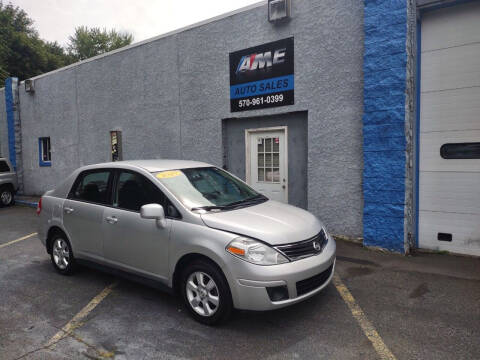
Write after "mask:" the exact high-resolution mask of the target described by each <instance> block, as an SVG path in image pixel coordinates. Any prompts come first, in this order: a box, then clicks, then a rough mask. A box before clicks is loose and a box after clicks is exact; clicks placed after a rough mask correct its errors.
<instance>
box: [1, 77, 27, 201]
mask: <svg viewBox="0 0 480 360" xmlns="http://www.w3.org/2000/svg"><path fill="white" fill-rule="evenodd" d="M5 106H6V111H7V132H8V156H9V160H10V163H11V164H12V166H13V168H14V169H15V171H16V173H17V181H18V192H19V193H20V194H23V164H22V127H21V121H20V98H19V93H18V78H15V77H10V78H7V79H6V80H5Z"/></svg>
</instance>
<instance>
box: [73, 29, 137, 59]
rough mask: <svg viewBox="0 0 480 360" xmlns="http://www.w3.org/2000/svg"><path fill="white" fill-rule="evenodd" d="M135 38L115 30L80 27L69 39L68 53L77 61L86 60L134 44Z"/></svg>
mask: <svg viewBox="0 0 480 360" xmlns="http://www.w3.org/2000/svg"><path fill="white" fill-rule="evenodd" d="M132 40H133V36H132V35H131V34H128V33H120V32H117V31H115V30H110V31H107V29H103V30H102V29H100V28H96V27H94V28H91V29H89V28H87V27H86V26H80V27H77V28H76V29H75V34H74V35H73V36H70V37H69V44H68V47H67V49H68V52H69V54H70V56H72V57H73V58H75V59H76V60H85V59H88V58H90V57H93V56H97V55H100V54H103V53H106V52H108V51H112V50H115V49H118V48H121V47H124V46H127V45H130V44H131V43H132Z"/></svg>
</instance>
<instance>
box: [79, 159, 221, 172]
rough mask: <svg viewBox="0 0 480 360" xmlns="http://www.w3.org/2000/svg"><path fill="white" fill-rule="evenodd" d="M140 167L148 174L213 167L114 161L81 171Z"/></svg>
mask: <svg viewBox="0 0 480 360" xmlns="http://www.w3.org/2000/svg"><path fill="white" fill-rule="evenodd" d="M131 166H134V167H140V168H143V169H145V170H147V171H148V172H158V171H165V170H177V169H188V168H197V167H211V166H213V165H211V164H207V163H204V162H200V161H190V160H167V159H162V160H126V161H115V162H108V163H101V164H95V165H89V166H85V167H84V168H83V169H101V168H107V167H109V168H123V167H126V168H128V167H131Z"/></svg>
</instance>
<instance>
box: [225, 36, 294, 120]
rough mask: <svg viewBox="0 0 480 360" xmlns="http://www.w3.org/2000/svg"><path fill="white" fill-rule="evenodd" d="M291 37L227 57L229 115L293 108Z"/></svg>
mask: <svg viewBox="0 0 480 360" xmlns="http://www.w3.org/2000/svg"><path fill="white" fill-rule="evenodd" d="M293 59H294V56H293V37H291V38H288V39H283V40H279V41H275V42H271V43H268V44H264V45H260V46H256V47H252V48H249V49H245V50H241V51H236V52H234V53H230V108H231V111H232V112H237V111H245V110H256V109H264V108H269V107H276V106H284V105H293V104H294V88H295V87H294V65H293Z"/></svg>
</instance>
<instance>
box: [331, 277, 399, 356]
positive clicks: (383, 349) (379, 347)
mask: <svg viewBox="0 0 480 360" xmlns="http://www.w3.org/2000/svg"><path fill="white" fill-rule="evenodd" d="M333 284H334V285H335V287H336V288H337V290H338V292H339V293H340V296H341V297H342V299H343V301H345V303H346V304H347V306H348V308H349V309H350V311H351V313H352V315H353V317H354V318H355V320H357V322H358V324H359V325H360V327H361V328H362V330H363V333H364V334H365V335H366V337H367V338H368V340H370V342H371V343H372V345H373V347H374V348H375V351H376V352H377V354H378V355H379V356H380V359H382V360H396V357H395V356H394V355H393V354H392V352H391V351H390V350H389V349H388V347H387V345H385V343H384V342H383V340H382V338H381V337H380V335H379V334H378V332H377V330H375V327H374V326H373V325H372V323H371V322H370V321H369V320H368V319H367V317H366V316H365V313H364V312H363V310H362V309H361V308H360V306H359V305H358V304H357V303H356V301H355V299H354V298H353V296H352V294H351V293H350V291H349V290H348V288H347V287H346V286H345V284H344V283H343V281H342V279H340V277H339V276H338V275H337V274H335V275H334V277H333Z"/></svg>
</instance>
